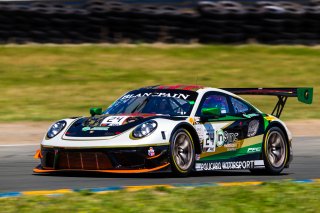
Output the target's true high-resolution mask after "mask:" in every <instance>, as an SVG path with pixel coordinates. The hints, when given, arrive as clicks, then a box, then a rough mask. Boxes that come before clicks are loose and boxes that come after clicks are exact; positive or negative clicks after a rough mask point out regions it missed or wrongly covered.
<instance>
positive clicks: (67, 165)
mask: <svg viewBox="0 0 320 213" xmlns="http://www.w3.org/2000/svg"><path fill="white" fill-rule="evenodd" d="M56 168H57V169H79V170H106V169H111V168H112V165H111V162H110V160H109V159H108V157H107V155H106V154H105V153H102V152H60V153H59V160H58V163H57V165H56Z"/></svg>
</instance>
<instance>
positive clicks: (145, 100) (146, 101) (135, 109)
mask: <svg viewBox="0 0 320 213" xmlns="http://www.w3.org/2000/svg"><path fill="white" fill-rule="evenodd" d="M149 100H150V99H149V97H146V99H144V100H143V101H142V102H141V103H140V104H138V105H137V106H136V107H135V108H134V109H133V110H132V111H131V113H134V112H136V111H138V109H141V107H142V106H145V105H146V104H147V103H148V102H149Z"/></svg>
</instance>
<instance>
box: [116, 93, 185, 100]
mask: <svg viewBox="0 0 320 213" xmlns="http://www.w3.org/2000/svg"><path fill="white" fill-rule="evenodd" d="M149 96H151V97H173V98H180V99H184V100H187V99H188V97H189V96H190V95H187V94H183V93H168V92H154V93H151V92H145V93H138V94H128V95H124V96H123V97H122V98H121V99H122V100H123V99H129V98H138V97H149Z"/></svg>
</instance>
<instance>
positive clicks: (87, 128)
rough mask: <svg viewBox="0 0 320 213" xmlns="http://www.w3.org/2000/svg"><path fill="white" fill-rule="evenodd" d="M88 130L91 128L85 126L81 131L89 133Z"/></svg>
mask: <svg viewBox="0 0 320 213" xmlns="http://www.w3.org/2000/svg"><path fill="white" fill-rule="evenodd" d="M90 129H91V127H88V126H85V127H83V128H82V131H83V132H86V131H89V130H90Z"/></svg>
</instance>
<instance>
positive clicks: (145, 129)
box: [132, 120, 158, 138]
mask: <svg viewBox="0 0 320 213" xmlns="http://www.w3.org/2000/svg"><path fill="white" fill-rule="evenodd" d="M157 126H158V124H157V122H155V121H153V120H150V121H146V122H144V123H142V124H140V125H139V126H137V128H135V130H133V132H132V136H133V137H135V138H142V137H145V136H147V135H149V134H151V133H152V132H153V131H154V130H155V129H156V128H157Z"/></svg>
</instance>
